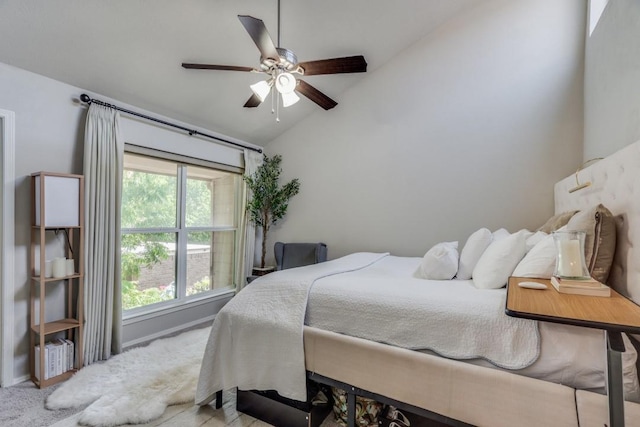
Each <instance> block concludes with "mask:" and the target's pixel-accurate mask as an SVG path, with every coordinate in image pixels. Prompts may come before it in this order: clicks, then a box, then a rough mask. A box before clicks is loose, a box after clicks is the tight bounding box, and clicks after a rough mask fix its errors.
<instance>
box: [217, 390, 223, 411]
mask: <svg viewBox="0 0 640 427" xmlns="http://www.w3.org/2000/svg"><path fill="white" fill-rule="evenodd" d="M220 408H222V390H218V391H216V409H220Z"/></svg>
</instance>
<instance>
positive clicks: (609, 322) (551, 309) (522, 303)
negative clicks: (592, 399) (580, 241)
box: [505, 277, 640, 427]
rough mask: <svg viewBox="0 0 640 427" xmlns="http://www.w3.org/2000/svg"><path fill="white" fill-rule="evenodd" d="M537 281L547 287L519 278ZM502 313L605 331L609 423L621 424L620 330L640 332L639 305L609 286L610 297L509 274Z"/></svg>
mask: <svg viewBox="0 0 640 427" xmlns="http://www.w3.org/2000/svg"><path fill="white" fill-rule="evenodd" d="M522 281H529V282H539V283H544V284H546V285H547V289H545V290H538V289H527V288H521V287H520V286H518V283H519V282H522ZM505 311H506V313H507V314H508V315H509V316H513V317H522V318H525V319H533V320H542V321H545V322H553V323H562V324H566V325H575V326H583V327H587V328H595V329H602V330H604V331H605V337H606V342H607V376H606V380H607V395H608V398H609V427H620V426H624V393H623V384H622V353H624V351H625V346H624V342H623V341H622V335H621V333H622V332H628V333H633V334H638V333H640V306H638V305H636V304H635V303H634V302H633V301H631V300H630V299H628V298H626V297H624V296H622V295H620V294H619V293H618V292H616V291H614V290H613V289H612V290H611V296H610V297H595V296H585V295H571V294H561V293H560V292H558V291H556V289H555V288H554V287H553V286H552V285H551V283H550V282H549V280H545V279H531V278H523V277H510V278H509V284H508V286H507V304H506V310H505Z"/></svg>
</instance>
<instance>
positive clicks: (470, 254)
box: [457, 228, 493, 280]
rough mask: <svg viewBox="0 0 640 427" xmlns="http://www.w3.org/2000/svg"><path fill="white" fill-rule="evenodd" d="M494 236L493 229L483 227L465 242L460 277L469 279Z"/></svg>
mask: <svg viewBox="0 0 640 427" xmlns="http://www.w3.org/2000/svg"><path fill="white" fill-rule="evenodd" d="M492 240H493V236H492V235H491V230H489V229H488V228H481V229H480V230H478V231H475V232H473V234H471V236H469V238H468V239H467V243H465V244H464V247H463V248H462V251H461V252H460V263H459V264H458V274H457V276H458V279H461V280H469V279H471V275H472V273H473V268H474V267H475V266H476V264H477V263H478V260H479V259H480V257H481V256H482V254H483V253H484V251H485V250H486V249H487V248H488V247H489V245H490V244H491V241H492Z"/></svg>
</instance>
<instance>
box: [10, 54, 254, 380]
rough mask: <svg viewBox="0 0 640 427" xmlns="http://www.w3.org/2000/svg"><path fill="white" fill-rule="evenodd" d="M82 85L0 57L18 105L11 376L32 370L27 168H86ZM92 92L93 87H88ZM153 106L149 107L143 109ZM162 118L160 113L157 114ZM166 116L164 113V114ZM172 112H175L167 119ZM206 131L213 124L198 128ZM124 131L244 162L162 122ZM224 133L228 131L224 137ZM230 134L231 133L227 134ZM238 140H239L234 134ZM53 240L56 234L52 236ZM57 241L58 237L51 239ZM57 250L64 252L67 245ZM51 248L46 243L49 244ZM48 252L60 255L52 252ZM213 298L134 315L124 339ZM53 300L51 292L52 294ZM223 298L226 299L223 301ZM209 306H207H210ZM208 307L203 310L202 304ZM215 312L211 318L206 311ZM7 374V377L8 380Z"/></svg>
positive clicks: (154, 329) (128, 124)
mask: <svg viewBox="0 0 640 427" xmlns="http://www.w3.org/2000/svg"><path fill="white" fill-rule="evenodd" d="M83 92H85V91H83V90H82V89H80V88H77V87H73V86H70V85H67V84H64V83H61V82H58V81H55V80H52V79H49V78H46V77H42V76H39V75H37V74H33V73H30V72H27V71H24V70H20V69H18V68H15V67H11V66H9V65H6V64H2V63H0V110H9V111H13V112H15V145H16V150H15V151H16V152H15V160H16V161H15V174H16V188H15V222H16V224H15V280H14V287H15V295H14V299H15V305H14V314H15V316H14V341H15V343H14V351H13V353H14V379H15V380H19V379H25V376H26V375H27V374H28V349H29V334H28V328H29V292H30V291H29V286H30V283H29V277H28V267H29V248H30V246H29V245H30V206H31V200H30V190H29V188H30V182H29V175H31V174H32V173H33V172H37V171H47V172H61V173H76V174H82V172H83V170H82V161H83V140H84V122H85V115H86V110H87V109H86V107H84V106H83V105H81V104H79V102H78V101H77V99H78V98H79V96H80V94H82V93H83ZM89 94H90V95H91V96H93V94H91V93H89ZM96 97H97V98H98V99H103V100H105V101H107V102H113V103H117V104H119V105H121V106H122V107H125V108H128V109H132V110H137V111H139V112H142V113H145V112H144V111H141V110H139V109H135V108H134V107H131V106H128V105H126V104H122V103H118V102H117V101H115V100H110V99H109V98H106V97H101V96H99V95H97V96H96ZM146 113H147V114H149V113H148V112H146ZM156 117H159V118H163V117H161V116H157V115H156ZM165 119H166V118H165ZM167 120H170V119H167ZM183 125H185V126H187V127H189V128H193V129H195V130H200V131H203V132H206V133H209V134H215V133H214V132H211V131H208V130H205V129H199V128H194V127H192V126H189V125H186V124H183ZM168 133H171V134H173V135H172V137H171V138H172V140H173V141H174V145H173V146H171V145H170V144H168V143H167V134H168ZM123 137H124V138H125V140H126V142H130V143H134V144H137V145H141V146H147V147H153V148H158V149H164V150H167V151H172V150H174V148H175V151H178V152H179V151H180V150H182V154H184V155H193V156H196V155H197V156H200V157H201V158H210V159H212V160H213V159H218V160H222V161H226V162H228V163H229V164H232V165H235V166H240V165H241V164H242V156H241V154H240V153H241V152H240V151H238V150H236V149H232V148H228V147H225V146H222V145H219V144H215V143H212V142H210V141H203V140H200V139H198V138H192V137H188V136H186V135H184V134H183V135H180V134H178V133H176V132H172V131H168V130H166V129H161V128H160V127H158V126H152V125H144V124H141V122H139V121H136V120H130V119H127V118H125V117H123ZM225 138H227V137H225ZM227 139H229V138H227ZM236 142H241V141H237V140H236ZM53 240H55V239H53ZM52 246H55V245H52ZM58 246H59V247H60V253H59V254H58V256H63V254H62V249H61V248H63V246H62V245H58ZM48 250H49V246H48ZM48 255H51V256H56V254H55V253H49V251H48ZM49 296H51V297H52V298H50V299H52V300H54V302H53V303H51V304H49V305H48V307H47V312H48V317H47V319H46V320H47V321H49V320H54V319H55V318H56V317H57V318H60V317H63V315H62V311H61V307H62V304H55V300H57V299H59V297H60V295H56V294H55V293H52V294H51V295H49V294H48V297H49ZM228 299H229V296H228V295H227V296H225V297H224V298H223V299H221V300H217V301H211V302H210V304H209V306H207V307H205V306H204V305H203V304H199V305H198V306H197V307H195V308H194V310H193V313H185V312H180V313H176V310H172V311H171V312H170V313H167V316H166V321H164V320H163V319H158V318H155V319H149V317H148V316H143V317H141V318H140V319H130V320H128V324H129V325H130V327H129V329H128V330H127V329H126V328H125V330H124V332H123V335H124V339H125V344H126V343H127V341H131V342H139V341H141V340H144V338H145V337H144V336H143V335H144V334H146V336H157V334H158V333H161V332H162V331H169V332H174V331H175V330H176V329H178V328H179V327H180V325H179V324H180V322H183V323H184V325H186V326H191V325H192V324H193V323H194V322H196V321H197V320H198V319H203V311H206V312H207V313H208V315H209V316H212V315H213V314H214V313H216V312H217V310H218V309H219V308H220V306H221V305H222V304H221V302H224V301H226V300H228ZM48 300H49V298H48ZM222 300H224V301H222ZM207 308H208V309H207ZM205 309H206V310H205ZM209 320H210V318H209ZM141 334H142V335H141ZM4 380H5V379H4V378H3V381H4Z"/></svg>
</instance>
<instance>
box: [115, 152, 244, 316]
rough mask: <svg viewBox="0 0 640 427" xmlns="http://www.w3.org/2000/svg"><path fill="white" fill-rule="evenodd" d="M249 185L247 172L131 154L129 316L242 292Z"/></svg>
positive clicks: (127, 160)
mask: <svg viewBox="0 0 640 427" xmlns="http://www.w3.org/2000/svg"><path fill="white" fill-rule="evenodd" d="M241 182H242V178H241V175H240V174H239V173H234V172H228V171H224V170H218V169H214V168H209V167H203V166H201V165H198V166H195V165H190V164H186V163H181V162H178V161H174V160H166V159H159V158H154V157H148V156H142V155H139V154H132V153H125V157H124V170H123V178H122V223H121V231H122V249H121V256H122V307H123V310H136V311H141V310H142V309H141V308H146V307H148V306H150V305H152V304H155V306H154V307H158V306H160V304H164V305H167V304H176V303H181V302H184V301H186V300H188V299H190V298H193V297H194V296H196V295H199V296H202V295H213V294H215V293H216V292H220V291H228V290H230V289H233V288H234V287H235V276H236V270H237V269H236V263H237V259H238V257H237V256H236V250H237V248H238V246H239V245H238V239H239V233H238V228H237V227H238V223H239V209H238V195H239V192H240V185H241Z"/></svg>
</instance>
